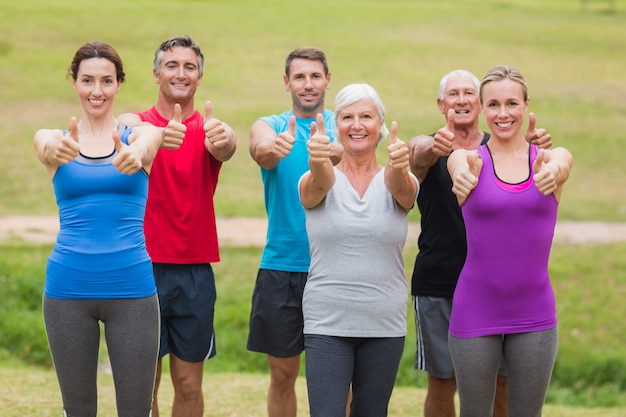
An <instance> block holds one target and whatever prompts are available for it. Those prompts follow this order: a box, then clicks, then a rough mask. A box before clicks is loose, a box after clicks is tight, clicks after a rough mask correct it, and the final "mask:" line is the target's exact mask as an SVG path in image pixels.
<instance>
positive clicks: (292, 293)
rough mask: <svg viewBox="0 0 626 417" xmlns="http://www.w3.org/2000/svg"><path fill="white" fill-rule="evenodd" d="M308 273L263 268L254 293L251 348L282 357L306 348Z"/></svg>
mask: <svg viewBox="0 0 626 417" xmlns="http://www.w3.org/2000/svg"><path fill="white" fill-rule="evenodd" d="M307 275H308V274H307V273H306V272H286V271H272V270H269V269H259V273H258V275H257V279H256V283H255V285H254V292H253V293H252V311H251V313H250V333H249V334H248V350H251V351H253V352H262V353H267V354H269V355H272V356H276V357H279V358H288V357H291V356H295V355H299V354H300V353H301V352H302V351H303V350H304V334H303V333H302V327H303V326H304V319H303V318H302V293H303V292H304V285H305V284H306V278H307Z"/></svg>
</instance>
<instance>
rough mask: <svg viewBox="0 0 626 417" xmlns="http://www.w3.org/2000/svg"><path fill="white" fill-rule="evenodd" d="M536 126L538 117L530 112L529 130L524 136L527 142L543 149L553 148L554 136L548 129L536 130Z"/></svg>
mask: <svg viewBox="0 0 626 417" xmlns="http://www.w3.org/2000/svg"><path fill="white" fill-rule="evenodd" d="M536 124H537V117H536V116H535V113H533V112H530V113H529V114H528V129H527V130H526V134H525V135H524V138H525V139H526V142H528V143H530V144H533V145H537V146H539V147H540V148H543V149H550V148H551V147H552V136H551V135H550V134H549V133H548V131H547V130H546V129H536V128H535V125H536Z"/></svg>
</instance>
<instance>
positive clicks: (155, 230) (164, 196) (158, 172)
mask: <svg viewBox="0 0 626 417" xmlns="http://www.w3.org/2000/svg"><path fill="white" fill-rule="evenodd" d="M136 114H137V115H138V116H139V117H140V118H141V120H143V121H145V122H148V123H151V124H153V125H155V126H157V127H165V126H167V124H168V123H169V120H166V119H164V118H163V117H162V116H161V115H160V114H159V113H158V112H157V110H156V108H155V107H152V108H151V109H149V110H146V111H144V112H140V113H136ZM183 124H185V126H187V132H186V133H185V138H184V140H183V143H182V145H181V146H180V148H179V149H177V150H169V149H160V150H159V152H158V153H157V155H156V158H155V159H154V162H153V163H152V170H151V171H150V181H149V186H148V202H147V205H146V216H145V223H144V231H145V235H146V246H147V249H148V254H149V255H150V257H151V258H152V262H155V263H170V264H199V263H209V262H218V261H219V260H220V256H219V247H218V241H217V227H216V224H215V207H214V206H213V196H214V195H215V189H216V187H217V179H218V176H219V172H220V168H221V167H222V163H221V162H220V161H218V160H217V159H215V158H214V157H213V156H212V155H211V154H210V153H209V152H208V151H207V150H206V148H205V147H204V128H203V126H204V117H203V116H202V114H201V113H200V112H198V111H195V112H194V113H193V115H191V117H189V118H188V119H186V120H183Z"/></svg>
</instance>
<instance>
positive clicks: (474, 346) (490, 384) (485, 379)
mask: <svg viewBox="0 0 626 417" xmlns="http://www.w3.org/2000/svg"><path fill="white" fill-rule="evenodd" d="M558 339H559V334H558V329H557V328H556V327H555V328H553V329H549V330H544V331H539V332H529V333H519V334H506V335H497V336H485V337H477V338H471V339H460V338H457V337H454V336H452V335H449V336H448V345H449V348H450V354H451V355H452V361H453V363H454V371H455V373H456V382H457V387H458V392H459V400H460V403H461V417H485V416H491V415H492V414H493V401H494V396H495V390H496V375H497V373H498V366H499V365H500V361H501V360H502V359H504V366H505V368H506V372H507V401H508V409H509V417H540V416H541V409H542V408H543V403H544V401H545V398H546V394H547V392H548V386H549V385H550V378H551V376H552V369H553V368H554V362H555V360H556V352H557V347H558Z"/></svg>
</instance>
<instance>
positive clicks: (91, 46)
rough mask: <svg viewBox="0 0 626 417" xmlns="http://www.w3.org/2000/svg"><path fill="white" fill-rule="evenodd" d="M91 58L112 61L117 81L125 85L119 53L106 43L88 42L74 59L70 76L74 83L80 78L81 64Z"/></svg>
mask: <svg viewBox="0 0 626 417" xmlns="http://www.w3.org/2000/svg"><path fill="white" fill-rule="evenodd" d="M90 58H104V59H107V60H109V61H111V62H112V63H113V65H115V75H116V76H117V81H118V82H120V83H123V82H124V80H125V79H126V74H124V65H123V64H122V58H120V56H119V54H118V53H117V51H116V50H115V49H114V48H113V47H112V46H111V45H109V44H107V43H104V42H88V43H86V44H84V45H83V46H81V47H80V48H78V50H77V51H76V53H75V54H74V58H72V63H71V64H70V68H69V70H68V75H69V76H70V77H72V79H73V80H74V81H76V77H77V76H78V67H79V66H80V63H81V62H82V61H84V60H85V59H90Z"/></svg>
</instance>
